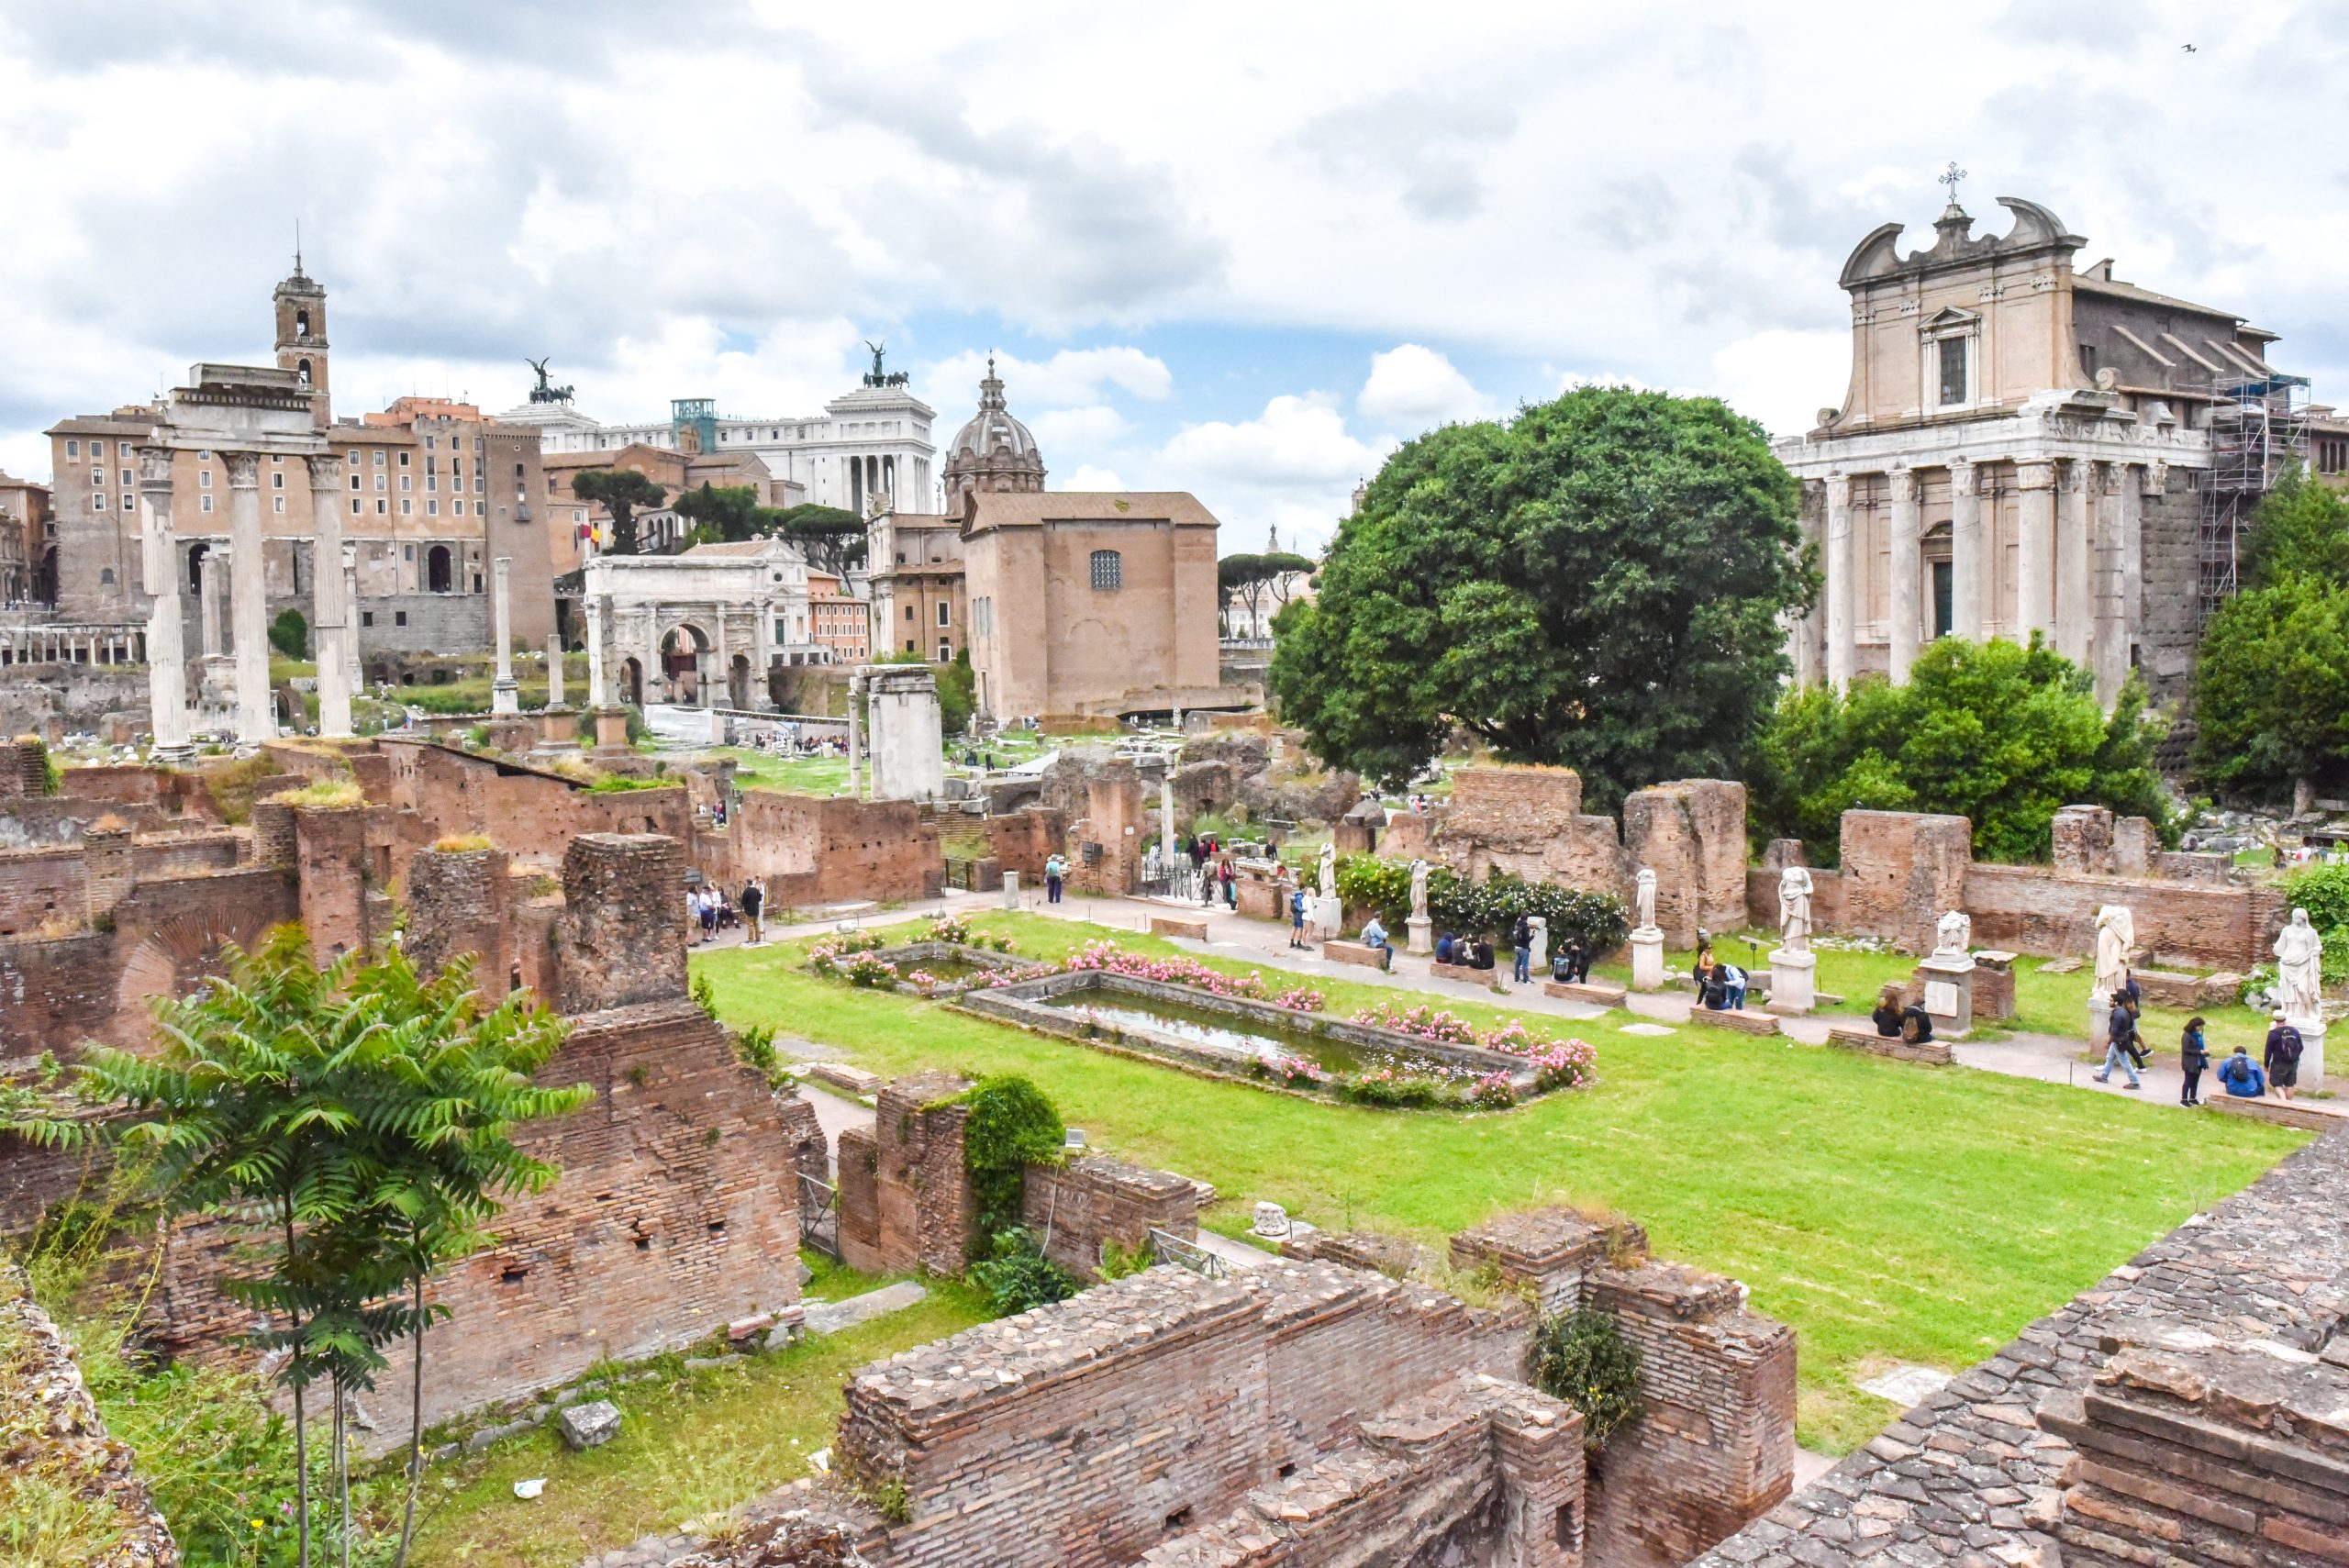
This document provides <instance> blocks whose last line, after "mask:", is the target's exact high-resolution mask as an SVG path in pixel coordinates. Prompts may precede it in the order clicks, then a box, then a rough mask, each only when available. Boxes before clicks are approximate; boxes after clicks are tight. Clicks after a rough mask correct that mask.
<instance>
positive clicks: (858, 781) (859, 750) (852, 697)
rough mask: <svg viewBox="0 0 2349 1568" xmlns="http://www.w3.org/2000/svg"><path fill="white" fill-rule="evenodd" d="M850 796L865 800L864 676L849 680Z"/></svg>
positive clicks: (853, 676) (852, 798)
mask: <svg viewBox="0 0 2349 1568" xmlns="http://www.w3.org/2000/svg"><path fill="white" fill-rule="evenodd" d="M848 794H849V798H850V799H851V800H863V798H864V676H863V673H857V674H852V675H851V676H850V677H849V678H848Z"/></svg>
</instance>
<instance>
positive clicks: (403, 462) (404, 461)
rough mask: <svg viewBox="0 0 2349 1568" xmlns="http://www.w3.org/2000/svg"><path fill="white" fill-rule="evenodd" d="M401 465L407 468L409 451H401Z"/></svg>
mask: <svg viewBox="0 0 2349 1568" xmlns="http://www.w3.org/2000/svg"><path fill="white" fill-rule="evenodd" d="M400 466H401V467H402V468H406V466H407V453H406V452H402V453H400Z"/></svg>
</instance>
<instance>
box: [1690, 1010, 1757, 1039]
mask: <svg viewBox="0 0 2349 1568" xmlns="http://www.w3.org/2000/svg"><path fill="white" fill-rule="evenodd" d="M1688 1021H1689V1022H1690V1023H1692V1024H1704V1025H1706V1026H1708V1027H1709V1028H1712V1029H1731V1030H1733V1031H1735V1032H1736V1033H1738V1034H1776V1033H1777V1032H1779V1031H1778V1016H1777V1015H1776V1013H1765V1012H1764V1011H1762V1010H1761V1009H1760V1008H1759V1007H1724V1008H1722V1009H1720V1011H1715V1010H1714V1009H1713V1008H1710V1007H1691V1008H1689V1009H1688Z"/></svg>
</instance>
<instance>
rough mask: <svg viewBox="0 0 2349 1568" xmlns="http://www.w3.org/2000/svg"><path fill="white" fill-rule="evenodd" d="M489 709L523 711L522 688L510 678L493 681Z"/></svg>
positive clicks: (496, 711)
mask: <svg viewBox="0 0 2349 1568" xmlns="http://www.w3.org/2000/svg"><path fill="white" fill-rule="evenodd" d="M489 711H490V712H492V713H519V712H521V711H522V688H521V687H520V686H518V685H517V684H514V682H513V681H512V680H511V679H510V678H509V679H507V680H503V681H493V682H491V683H490V686H489Z"/></svg>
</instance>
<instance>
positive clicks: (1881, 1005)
mask: <svg viewBox="0 0 2349 1568" xmlns="http://www.w3.org/2000/svg"><path fill="white" fill-rule="evenodd" d="M1868 1018H1869V1020H1870V1021H1871V1022H1873V1023H1874V1024H1875V1025H1876V1033H1878V1034H1880V1035H1882V1036H1883V1037H1884V1038H1885V1039H1887V1040H1896V1039H1898V1038H1899V1034H1900V987H1899V986H1898V985H1887V986H1886V987H1885V988H1884V990H1883V992H1882V993H1881V994H1880V995H1878V996H1877V997H1876V1011H1875V1012H1873V1013H1870V1014H1869V1015H1868Z"/></svg>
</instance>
